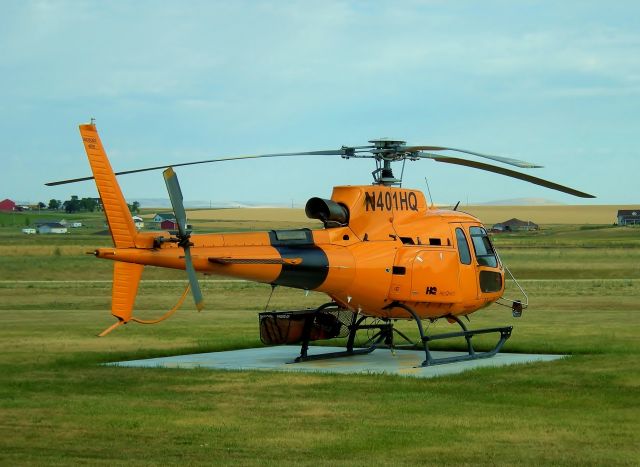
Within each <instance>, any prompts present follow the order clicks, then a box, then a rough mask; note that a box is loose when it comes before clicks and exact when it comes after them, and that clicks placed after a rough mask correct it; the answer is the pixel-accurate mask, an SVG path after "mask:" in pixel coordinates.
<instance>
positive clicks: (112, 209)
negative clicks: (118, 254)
mask: <svg viewBox="0 0 640 467" xmlns="http://www.w3.org/2000/svg"><path fill="white" fill-rule="evenodd" d="M80 135H81V136H82V142H83V143H84V148H85V150H86V152H87V157H88V158H89V165H90V166H91V171H92V172H93V177H94V178H95V180H96V185H97V187H98V193H99V194H100V199H101V200H102V207H103V209H104V212H105V214H106V216H107V223H108V224H109V230H110V232H111V237H112V238H113V243H114V245H115V246H116V247H118V248H128V247H129V248H132V247H135V237H136V233H137V231H136V227H135V225H134V223H133V219H132V217H131V213H130V211H129V207H128V206H127V202H126V201H125V199H124V196H123V195H122V191H121V190H120V186H119V185H118V182H117V181H116V176H115V174H114V173H113V169H112V168H111V164H110V163H109V159H108V158H107V154H106V153H105V151H104V148H103V147H102V142H101V141H100V137H99V136H98V130H97V129H96V126H95V125H94V124H85V125H80Z"/></svg>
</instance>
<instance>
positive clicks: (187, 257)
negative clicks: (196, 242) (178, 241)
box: [184, 246, 204, 311]
mask: <svg viewBox="0 0 640 467" xmlns="http://www.w3.org/2000/svg"><path fill="white" fill-rule="evenodd" d="M184 262H185V266H186V270H187V276H188V277H189V284H190V285H191V293H192V294H193V301H194V302H195V304H196V309H197V310H198V311H201V310H202V309H203V308H204V302H203V300H202V292H201V291H200V284H199V283H198V278H197V276H196V270H195V268H194V267H193V260H192V259H191V250H190V248H189V247H188V246H187V247H185V249H184Z"/></svg>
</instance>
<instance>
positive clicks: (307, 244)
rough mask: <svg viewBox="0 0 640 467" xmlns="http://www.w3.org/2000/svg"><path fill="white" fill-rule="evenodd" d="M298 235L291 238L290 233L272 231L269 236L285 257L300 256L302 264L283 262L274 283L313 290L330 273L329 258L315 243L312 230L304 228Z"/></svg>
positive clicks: (272, 244)
mask: <svg viewBox="0 0 640 467" xmlns="http://www.w3.org/2000/svg"><path fill="white" fill-rule="evenodd" d="M294 232H300V235H293V237H298V238H295V239H289V237H291V236H289V235H278V234H282V233H283V232H279V231H273V230H272V231H271V232H269V238H270V240H271V246H273V247H274V248H275V249H276V250H278V253H280V256H281V257H282V258H283V259H293V258H300V259H302V262H301V263H300V264H283V265H282V271H281V272H280V275H279V276H278V277H277V278H276V280H274V281H273V284H276V285H282V286H285V287H295V288H298V289H305V290H313V289H316V288H317V287H320V285H322V283H323V282H324V281H325V280H326V279H327V276H328V274H329V258H327V254H326V253H325V252H324V250H322V248H320V247H318V246H316V245H315V244H314V243H313V236H312V234H311V231H310V230H307V229H304V230H302V231H294Z"/></svg>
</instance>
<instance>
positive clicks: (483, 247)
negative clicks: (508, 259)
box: [469, 227, 498, 268]
mask: <svg viewBox="0 0 640 467" xmlns="http://www.w3.org/2000/svg"><path fill="white" fill-rule="evenodd" d="M469 233H470V234H471V243H473V249H474V250H475V252H476V258H477V260H478V264H479V265H480V266H489V267H491V268H495V267H498V259H497V258H496V252H495V250H494V249H493V245H491V240H489V236H488V235H487V231H486V230H484V229H483V228H482V227H471V228H470V229H469Z"/></svg>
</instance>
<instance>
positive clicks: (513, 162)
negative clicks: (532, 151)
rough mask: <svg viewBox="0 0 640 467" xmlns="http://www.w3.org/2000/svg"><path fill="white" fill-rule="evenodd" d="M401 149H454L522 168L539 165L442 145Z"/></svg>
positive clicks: (531, 167) (404, 149)
mask: <svg viewBox="0 0 640 467" xmlns="http://www.w3.org/2000/svg"><path fill="white" fill-rule="evenodd" d="M400 149H401V150H403V151H407V152H414V151H456V152H462V153H465V154H470V155H472V156H478V157H482V158H484V159H491V160H493V161H497V162H502V163H503V164H509V165H515V166H516V167H520V168H523V169H538V168H541V167H542V166H541V165H537V164H534V163H533V162H527V161H521V160H520V159H512V158H511V157H501V156H494V155H491V154H482V153H480V152H474V151H468V150H466V149H456V148H447V147H444V146H404V147H401V148H400Z"/></svg>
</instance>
